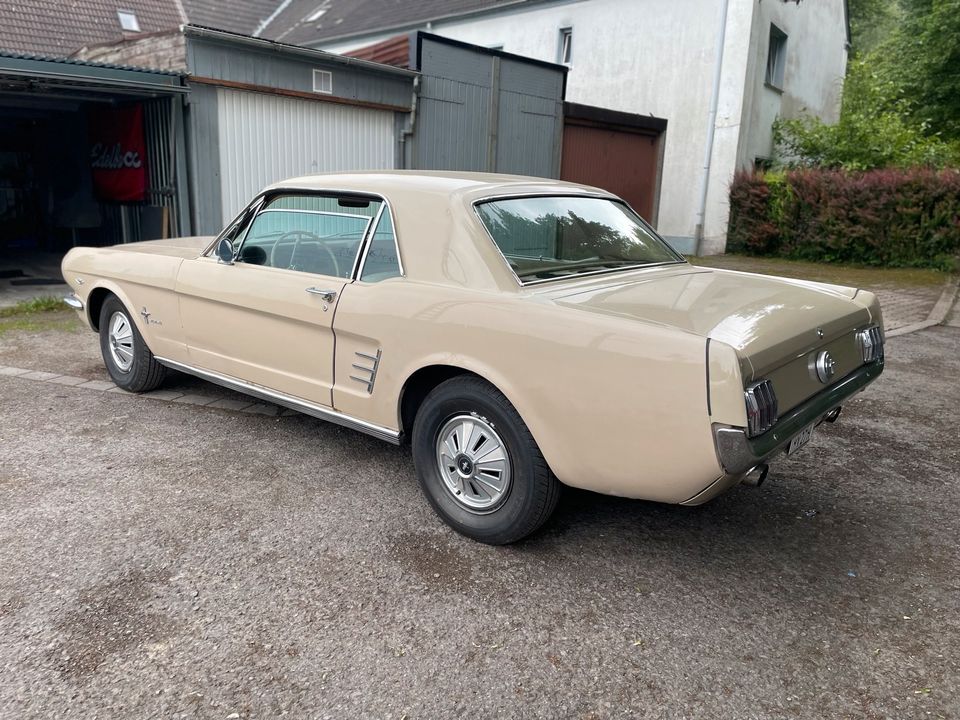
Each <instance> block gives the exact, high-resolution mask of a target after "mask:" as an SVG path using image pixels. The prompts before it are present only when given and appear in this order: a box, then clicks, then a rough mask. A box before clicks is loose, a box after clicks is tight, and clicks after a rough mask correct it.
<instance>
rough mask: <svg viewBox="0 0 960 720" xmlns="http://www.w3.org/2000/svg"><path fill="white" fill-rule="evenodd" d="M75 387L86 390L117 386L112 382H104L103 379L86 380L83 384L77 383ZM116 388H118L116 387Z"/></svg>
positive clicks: (106, 388) (109, 388)
mask: <svg viewBox="0 0 960 720" xmlns="http://www.w3.org/2000/svg"><path fill="white" fill-rule="evenodd" d="M77 387H81V388H84V389H86V390H113V389H114V388H117V386H116V385H114V384H113V383H112V382H106V381H105V380H88V381H87V382H85V383H83V385H77ZM117 389H118V390H119V389H120V388H117Z"/></svg>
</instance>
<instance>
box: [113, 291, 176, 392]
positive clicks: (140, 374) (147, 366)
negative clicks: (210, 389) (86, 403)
mask: <svg viewBox="0 0 960 720" xmlns="http://www.w3.org/2000/svg"><path fill="white" fill-rule="evenodd" d="M118 314H119V315H121V316H122V317H123V318H125V319H126V322H127V323H128V325H129V329H130V331H131V337H130V340H129V343H130V344H129V345H127V346H126V350H127V352H129V353H131V354H132V357H131V359H130V364H129V367H123V366H121V364H120V363H119V362H118V361H117V359H115V358H114V354H113V352H112V350H111V345H112V340H111V323H112V322H113V320H114V319H115V316H117V315H118ZM100 354H101V355H103V364H104V365H106V366H107V372H108V373H109V374H110V379H111V380H113V382H115V383H116V384H117V387H119V388H122V389H124V390H127V391H128V392H134V393H142V392H149V391H151V390H154V389H156V388H157V387H158V386H159V385H160V383H162V382H163V378H164V377H165V376H166V368H165V367H164V366H163V365H161V364H160V363H158V362H157V361H156V359H155V358H154V357H153V353H152V352H150V348H148V347H147V344H146V343H145V342H144V341H143V336H142V335H141V334H140V331H139V330H138V329H137V325H136V323H134V322H133V319H132V316H131V315H130V311H129V310H127V308H126V307H124V305H123V303H122V302H120V299H119V298H118V297H117V296H116V295H111V296H110V297H108V298H107V299H106V300H104V302H103V307H101V308H100Z"/></svg>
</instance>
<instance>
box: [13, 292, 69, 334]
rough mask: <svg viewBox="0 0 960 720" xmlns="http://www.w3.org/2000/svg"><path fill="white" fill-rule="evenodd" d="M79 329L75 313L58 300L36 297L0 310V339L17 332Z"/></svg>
mask: <svg viewBox="0 0 960 720" xmlns="http://www.w3.org/2000/svg"><path fill="white" fill-rule="evenodd" d="M80 328H81V324H80V320H79V319H78V318H77V315H76V313H75V312H74V311H73V310H70V309H69V308H67V306H66V305H64V304H63V300H61V299H60V298H55V297H49V296H48V297H38V298H33V299H31V300H21V301H20V302H18V303H17V304H16V305H11V306H10V307H3V308H0V337H2V336H4V335H6V334H8V333H11V332H18V331H19V332H43V331H46V330H65V331H69V330H79V329H80Z"/></svg>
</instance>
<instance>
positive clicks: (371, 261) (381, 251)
mask: <svg viewBox="0 0 960 720" xmlns="http://www.w3.org/2000/svg"><path fill="white" fill-rule="evenodd" d="M400 275H402V273H401V272H400V259H399V258H398V257H397V242H396V239H395V237H394V234H393V220H392V219H391V218H390V212H389V211H388V210H386V209H384V212H383V214H382V215H381V216H380V222H378V223H377V229H376V230H375V231H374V233H373V237H372V238H371V240H370V247H369V249H368V250H367V257H366V259H365V260H364V261H363V272H361V273H360V279H361V280H362V281H364V282H380V281H381V280H386V279H387V278H392V277H400Z"/></svg>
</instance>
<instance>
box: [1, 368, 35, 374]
mask: <svg viewBox="0 0 960 720" xmlns="http://www.w3.org/2000/svg"><path fill="white" fill-rule="evenodd" d="M28 372H30V371H29V370H26V369H24V368H18V367H7V366H4V367H0V375H26V374H27V373H28Z"/></svg>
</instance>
